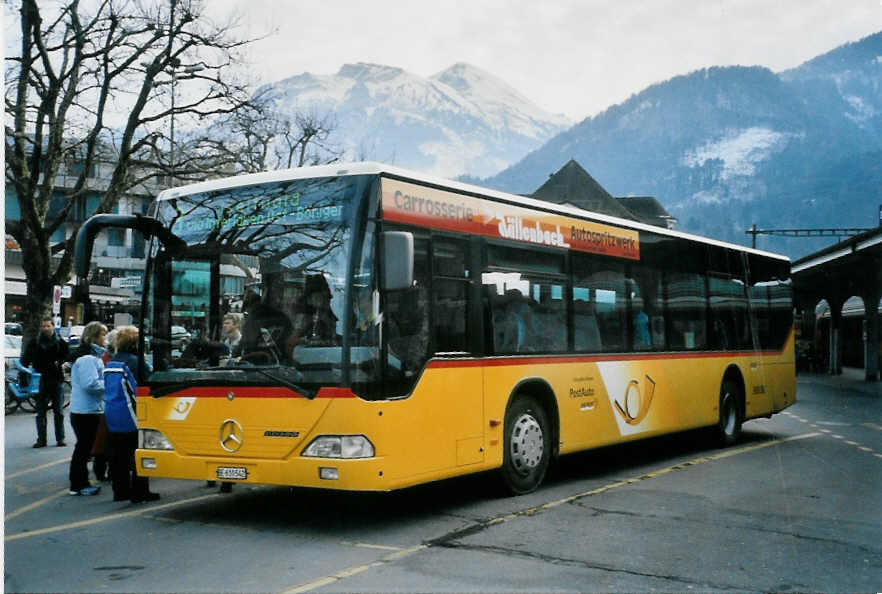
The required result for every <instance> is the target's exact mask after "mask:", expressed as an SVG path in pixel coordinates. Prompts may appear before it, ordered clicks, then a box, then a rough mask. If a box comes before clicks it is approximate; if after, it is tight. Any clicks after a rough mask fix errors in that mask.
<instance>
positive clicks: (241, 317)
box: [144, 176, 377, 395]
mask: <svg viewBox="0 0 882 594" xmlns="http://www.w3.org/2000/svg"><path fill="white" fill-rule="evenodd" d="M370 181H371V180H370V178H369V177H366V176H352V177H335V178H319V179H304V180H287V181H280V182H271V183H264V184H259V185H251V186H242V187H235V188H226V189H221V190H214V191H209V192H202V193H194V194H187V195H183V196H179V197H174V198H170V199H167V200H161V201H159V202H158V204H157V211H156V217H157V218H158V219H159V220H160V221H161V222H162V223H163V224H164V225H166V226H167V227H168V228H169V229H171V231H172V232H173V233H174V234H175V235H177V236H178V237H180V238H181V239H183V240H185V241H186V243H187V246H188V247H187V249H186V251H184V252H182V253H179V252H175V253H169V252H167V251H165V250H163V249H162V248H161V247H160V246H158V245H154V246H153V248H152V250H151V256H150V262H149V265H148V279H149V287H148V291H147V293H148V302H147V312H146V313H147V318H146V320H145V323H144V328H145V340H144V345H145V346H144V348H145V353H146V356H147V360H148V361H150V362H152V367H153V372H152V374H151V375H150V377H149V382H150V383H151V384H152V385H153V386H154V392H155V393H157V394H158V395H161V393H162V392H163V391H168V390H171V389H172V388H173V387H174V386H175V385H184V384H192V383H193V382H197V383H207V384H209V385H212V384H213V385H219V384H230V385H234V384H266V385H282V386H288V387H291V388H292V389H295V390H296V391H299V392H302V393H306V394H309V393H314V391H316V390H318V389H320V388H321V387H326V386H340V385H342V382H343V381H344V379H345V380H347V381H370V378H367V377H353V376H352V372H351V371H349V372H348V373H346V374H344V373H343V364H344V346H351V347H354V348H353V349H352V353H353V355H352V357H350V356H349V352H347V353H346V357H345V360H346V361H347V362H349V361H352V363H353V364H355V365H356V367H358V368H359V369H360V368H361V367H360V366H359V362H360V361H361V360H363V359H371V360H373V359H375V358H376V350H377V345H376V343H375V341H373V340H372V338H371V336H370V334H369V333H365V334H361V335H359V336H358V337H351V338H349V339H348V340H346V341H344V336H345V333H346V332H347V328H348V327H349V326H353V327H354V326H355V324H354V323H353V319H352V318H354V317H355V312H354V310H355V309H357V308H358V307H359V305H358V304H359V301H365V300H367V301H370V297H369V295H370V294H371V293H372V292H373V290H374V281H373V279H374V274H373V264H372V260H373V258H372V254H373V248H372V243H373V233H372V227H368V228H367V229H365V228H364V227H362V228H357V225H356V224H355V223H354V221H355V220H356V212H357V211H358V209H359V207H360V205H361V203H362V200H365V199H366V197H367V196H368V191H369V189H370ZM351 262H354V263H355V265H354V267H353V266H352V265H351V264H350V263H351ZM353 283H354V284H353ZM350 286H352V287H353V290H352V291H351V293H352V294H351V295H350V294H349V293H348V291H347V288H348V287H350ZM357 292H359V293H362V295H356V293H357ZM364 294H367V295H368V297H367V298H366V297H365V296H364ZM347 299H349V300H350V301H349V302H350V303H353V304H355V305H353V306H352V308H351V309H350V310H349V311H353V314H352V315H349V316H347V315H346V313H345V312H346V311H347V308H346V305H345V304H346V303H347ZM365 350H366V352H362V351H365ZM344 375H345V376H346V377H345V378H344ZM163 384H165V385H166V386H167V388H168V390H163V388H162V385H163Z"/></svg>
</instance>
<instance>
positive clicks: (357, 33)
mask: <svg viewBox="0 0 882 594" xmlns="http://www.w3.org/2000/svg"><path fill="white" fill-rule="evenodd" d="M206 6H208V7H209V10H210V11H211V12H212V14H215V15H217V16H218V17H220V16H222V15H228V14H231V13H233V12H235V13H237V14H238V15H239V17H240V22H241V23H242V27H241V29H240V31H239V32H240V34H246V35H258V34H264V33H270V36H269V37H268V38H267V39H265V40H263V41H260V42H257V43H255V44H254V46H253V47H252V49H251V50H250V54H251V56H250V57H251V60H252V62H253V66H252V68H251V71H252V72H253V73H254V74H255V75H256V76H257V77H258V79H259V80H260V82H275V81H278V80H281V79H283V78H286V77H288V76H292V75H295V74H300V73H302V72H311V73H313V74H332V73H335V72H337V70H338V69H339V68H340V66H341V65H343V64H345V63H352V62H373V63H377V64H386V65H389V66H398V67H400V68H404V69H405V70H407V71H409V72H411V73H413V74H417V75H420V76H431V75H432V74H435V73H436V72H439V71H441V70H443V69H445V68H447V67H448V66H450V65H452V64H454V63H456V62H468V63H470V64H473V65H475V66H478V67H479V68H482V69H484V70H486V71H488V72H490V73H492V74H494V75H496V76H498V77H500V78H501V79H503V80H504V81H506V82H508V83H509V84H510V85H512V86H513V87H514V88H515V89H517V90H518V91H520V92H521V93H522V94H523V95H525V96H526V97H527V98H528V99H531V100H532V101H534V102H535V103H536V104H537V105H539V106H540V107H541V108H543V109H545V110H547V111H551V112H555V113H563V114H566V115H567V116H569V117H570V118H572V119H573V120H581V119H583V118H585V117H587V116H590V115H594V114H596V113H598V112H600V111H602V110H603V109H605V108H607V107H609V106H610V105H613V104H616V103H619V102H621V101H623V100H625V99H627V98H628V97H629V96H630V95H631V94H633V93H636V92H639V91H641V90H642V89H644V88H645V87H647V86H648V85H650V84H652V83H655V82H660V81H663V80H667V79H668V78H670V77H672V76H675V75H677V74H685V73H688V72H691V71H693V70H696V69H699V68H703V67H706V66H716V65H732V64H742V65H762V66H767V67H769V68H771V69H772V70H774V71H780V70H784V69H787V68H791V67H794V66H797V65H799V64H801V63H802V62H804V61H806V60H808V59H811V58H812V57H814V56H816V55H818V54H821V53H824V52H827V51H829V50H831V49H833V48H835V47H837V46H839V45H841V44H843V43H846V42H849V41H857V40H859V39H861V38H863V37H865V36H867V35H869V34H872V33H875V32H877V31H880V30H882V0H798V1H794V0H543V1H537V0H432V1H431V2H427V1H415V0H368V1H365V0H321V1H316V0H208V1H207V2H206Z"/></svg>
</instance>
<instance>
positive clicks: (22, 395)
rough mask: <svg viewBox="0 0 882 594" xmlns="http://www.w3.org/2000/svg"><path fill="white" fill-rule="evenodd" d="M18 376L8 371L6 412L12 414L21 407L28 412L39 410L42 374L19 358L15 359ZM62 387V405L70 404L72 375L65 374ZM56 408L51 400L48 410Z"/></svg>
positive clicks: (64, 406) (65, 406)
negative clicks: (25, 364) (26, 365)
mask: <svg viewBox="0 0 882 594" xmlns="http://www.w3.org/2000/svg"><path fill="white" fill-rule="evenodd" d="M13 361H14V364H15V367H16V370H17V371H18V377H17V378H16V377H15V375H11V374H9V373H7V375H6V380H5V384H6V390H5V391H6V414H7V415H10V414H12V413H14V412H15V411H16V410H18V409H21V410H22V411H24V412H26V413H33V412H37V394H39V392H40V374H39V373H37V372H36V371H34V370H33V369H32V368H30V367H25V366H24V365H22V364H21V362H20V361H19V360H18V359H13ZM61 389H62V403H63V404H62V406H63V408H67V407H68V406H70V377H69V376H68V375H67V374H65V378H64V381H63V382H62V385H61ZM54 408H55V405H54V403H53V402H49V403H48V405H47V407H46V410H47V411H49V410H52V409H54Z"/></svg>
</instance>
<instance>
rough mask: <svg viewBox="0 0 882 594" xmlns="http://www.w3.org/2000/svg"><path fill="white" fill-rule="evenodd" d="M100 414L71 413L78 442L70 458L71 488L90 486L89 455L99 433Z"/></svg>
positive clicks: (72, 424) (73, 489)
mask: <svg viewBox="0 0 882 594" xmlns="http://www.w3.org/2000/svg"><path fill="white" fill-rule="evenodd" d="M100 420H101V415H100V414H81V413H70V424H71V426H72V427H73V430H74V434H75V435H76V436H77V443H76V445H74V451H73V456H71V459H70V490H71V491H79V490H81V489H85V488H86V487H88V486H89V456H91V455H92V446H93V445H94V444H95V435H96V434H97V433H98V422H99V421H100Z"/></svg>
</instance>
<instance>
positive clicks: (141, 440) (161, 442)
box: [138, 429, 174, 450]
mask: <svg viewBox="0 0 882 594" xmlns="http://www.w3.org/2000/svg"><path fill="white" fill-rule="evenodd" d="M138 448H140V449H142V450H173V449H174V448H173V447H172V444H171V442H170V441H169V440H168V439H166V438H165V435H163V434H162V433H160V432H159V431H157V430H155V429H139V430H138Z"/></svg>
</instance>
